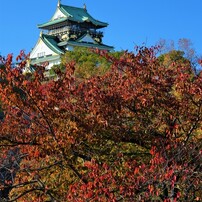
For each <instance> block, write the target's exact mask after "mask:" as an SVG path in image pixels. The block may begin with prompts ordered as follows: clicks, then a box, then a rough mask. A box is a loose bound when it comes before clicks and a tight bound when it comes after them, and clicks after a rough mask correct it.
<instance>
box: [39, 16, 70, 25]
mask: <svg viewBox="0 0 202 202" xmlns="http://www.w3.org/2000/svg"><path fill="white" fill-rule="evenodd" d="M67 19H68V18H67V17H63V18H58V19H55V20H51V21H48V22H46V23H43V24H39V25H37V26H38V28H45V27H47V26H50V25H54V24H58V23H61V22H65V21H66V20H67Z"/></svg>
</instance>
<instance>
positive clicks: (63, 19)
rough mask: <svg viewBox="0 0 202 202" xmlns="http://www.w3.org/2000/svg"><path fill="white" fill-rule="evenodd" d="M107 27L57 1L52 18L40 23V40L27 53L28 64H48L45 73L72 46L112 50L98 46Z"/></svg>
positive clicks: (86, 14)
mask: <svg viewBox="0 0 202 202" xmlns="http://www.w3.org/2000/svg"><path fill="white" fill-rule="evenodd" d="M107 26H108V24H107V23H105V22H101V21H98V20H96V19H95V18H93V17H92V16H91V15H90V14H89V13H88V11H87V8H86V5H85V4H84V6H83V8H78V7H73V6H68V5H63V4H61V1H60V0H58V4H57V8H56V11H55V13H54V15H53V16H52V18H51V19H50V20H49V21H48V22H46V23H43V24H39V25H38V28H39V29H41V32H40V37H39V39H38V41H37V43H36V45H35V47H34V48H33V49H32V51H31V53H30V65H40V64H42V63H44V62H48V66H47V67H46V68H47V70H48V69H50V68H51V67H52V66H53V65H57V64H60V58H61V55H62V54H64V53H65V52H66V51H72V50H73V49H74V47H89V48H98V49H100V50H107V51H112V50H113V49H114V48H113V47H112V46H108V45H105V44H103V43H102V38H103V32H102V28H105V27H107Z"/></svg>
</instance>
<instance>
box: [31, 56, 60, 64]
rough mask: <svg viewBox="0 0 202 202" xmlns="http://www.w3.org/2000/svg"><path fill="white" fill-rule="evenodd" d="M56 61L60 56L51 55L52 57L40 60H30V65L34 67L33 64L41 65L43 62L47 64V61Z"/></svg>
mask: <svg viewBox="0 0 202 202" xmlns="http://www.w3.org/2000/svg"><path fill="white" fill-rule="evenodd" d="M56 59H60V55H53V56H49V57H41V58H33V59H32V60H31V65H35V64H38V63H43V62H47V61H52V60H56Z"/></svg>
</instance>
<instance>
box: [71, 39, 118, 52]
mask: <svg viewBox="0 0 202 202" xmlns="http://www.w3.org/2000/svg"><path fill="white" fill-rule="evenodd" d="M67 45H70V46H80V47H87V48H98V49H100V50H108V51H113V50H114V47H113V46H107V45H105V44H98V43H87V42H77V41H67Z"/></svg>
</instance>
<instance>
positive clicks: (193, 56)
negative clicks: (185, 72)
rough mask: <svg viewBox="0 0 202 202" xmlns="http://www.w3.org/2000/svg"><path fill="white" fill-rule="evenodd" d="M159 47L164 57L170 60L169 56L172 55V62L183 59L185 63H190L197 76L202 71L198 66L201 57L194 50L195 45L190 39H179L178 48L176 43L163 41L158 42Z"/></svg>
mask: <svg viewBox="0 0 202 202" xmlns="http://www.w3.org/2000/svg"><path fill="white" fill-rule="evenodd" d="M158 46H159V48H160V50H161V51H160V52H161V53H162V55H163V57H164V55H165V56H167V59H168V58H169V57H168V56H169V55H170V57H171V58H170V59H171V61H172V60H173V59H175V60H176V59H180V60H182V59H183V60H184V61H189V62H190V64H191V66H192V68H193V70H194V72H195V74H198V73H199V72H200V71H201V68H200V65H199V64H198V60H200V59H201V56H199V55H198V54H197V53H196V51H195V49H194V48H193V44H192V42H191V41H190V40H189V39H186V38H181V39H179V40H178V42H177V46H176V44H175V43H174V41H166V40H163V39H161V40H160V41H159V42H158ZM160 57H161V56H160ZM176 57H177V58H176ZM161 59H162V57H161Z"/></svg>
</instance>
